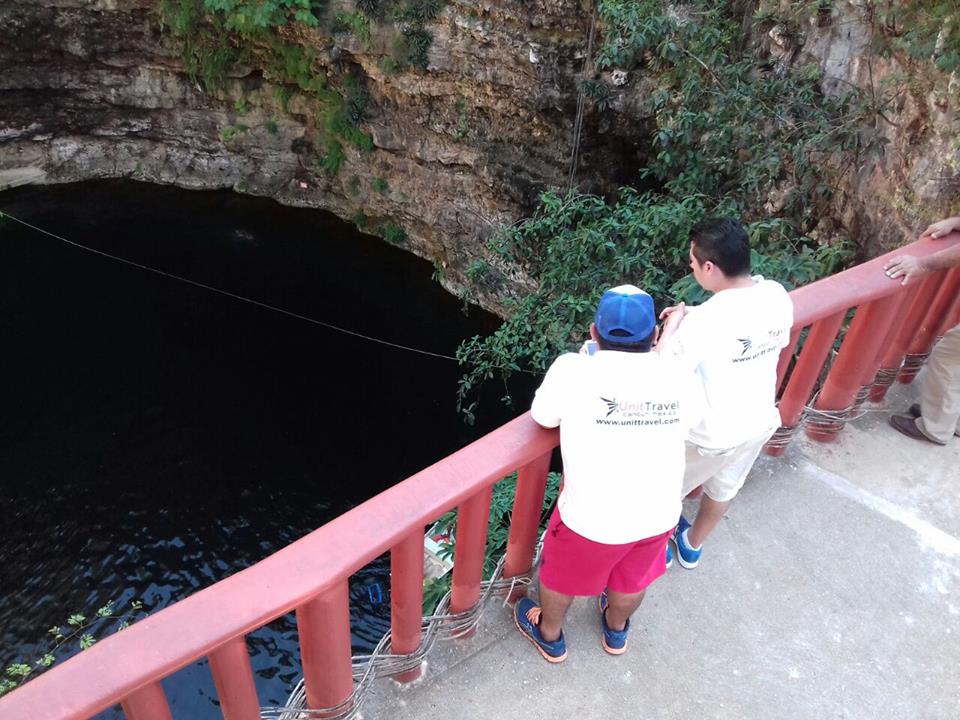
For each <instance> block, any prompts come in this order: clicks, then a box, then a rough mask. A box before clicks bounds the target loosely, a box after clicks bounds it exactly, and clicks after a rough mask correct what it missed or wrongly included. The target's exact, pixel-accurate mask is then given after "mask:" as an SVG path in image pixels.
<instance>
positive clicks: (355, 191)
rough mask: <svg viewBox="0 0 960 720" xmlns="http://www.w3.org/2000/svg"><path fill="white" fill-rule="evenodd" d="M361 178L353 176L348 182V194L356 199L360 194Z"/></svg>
mask: <svg viewBox="0 0 960 720" xmlns="http://www.w3.org/2000/svg"><path fill="white" fill-rule="evenodd" d="M360 187H361V184H360V178H359V177H357V176H356V175H351V176H350V179H349V180H347V192H348V193H350V195H351V196H352V197H356V196H357V195H359V194H360Z"/></svg>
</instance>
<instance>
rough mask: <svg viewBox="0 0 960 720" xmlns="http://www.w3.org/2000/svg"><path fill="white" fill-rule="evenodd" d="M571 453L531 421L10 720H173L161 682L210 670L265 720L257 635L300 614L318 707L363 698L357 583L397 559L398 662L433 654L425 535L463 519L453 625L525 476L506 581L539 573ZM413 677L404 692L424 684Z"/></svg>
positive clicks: (21, 697) (336, 526) (179, 614)
mask: <svg viewBox="0 0 960 720" xmlns="http://www.w3.org/2000/svg"><path fill="white" fill-rule="evenodd" d="M558 441H559V434H558V433H557V432H556V431H549V430H544V429H543V428H541V427H539V426H538V425H537V424H536V423H534V422H533V420H531V419H530V415H529V413H526V414H524V415H522V416H520V417H518V418H516V419H515V420H513V421H511V422H509V423H507V424H506V425H504V426H503V427H501V428H499V429H497V430H494V431H493V432H492V433H489V434H488V435H486V436H484V437H483V438H481V439H479V440H477V441H476V442H474V443H472V444H471V445H469V446H467V447H466V448H464V449H462V450H460V451H458V452H456V453H454V454H453V455H450V456H449V457H447V458H444V459H443V460H441V461H440V462H438V463H436V464H435V465H432V466H430V467H429V468H427V469H426V470H423V471H421V472H419V473H417V474H416V475H414V476H412V477H410V478H408V479H407V480H404V481H403V482H401V483H399V484H398V485H395V486H394V487H392V488H390V489H388V490H386V491H384V492H382V493H380V494H379V495H377V496H376V497H374V498H372V499H371V500H368V501H367V502H365V503H363V504H362V505H360V506H358V507H356V508H354V509H353V510H351V511H349V512H347V513H345V514H344V515H341V516H340V517H338V518H336V519H334V520H332V521H330V522H329V523H327V524H326V525H324V526H323V527H321V528H320V529H318V530H315V531H314V532H312V533H310V534H309V535H307V536H306V537H304V538H301V539H300V540H298V541H297V542H295V543H293V544H291V545H289V546H288V547H286V548H284V549H283V550H280V551H279V552H277V553H274V554H273V555H271V556H270V557H268V558H266V559H265V560H262V561H261V562H259V563H257V564H256V565H253V566H252V567H250V568H247V569H246V570H243V571H241V572H239V573H237V574H236V575H233V576H231V577H229V578H227V579H225V580H221V581H220V582H218V583H215V584H214V585H212V586H210V587H209V588H206V589H205V590H201V591H200V592H198V593H196V594H194V595H192V596H190V597H189V598H187V599H185V600H182V601H180V602H178V603H176V604H174V605H171V606H170V607H168V608H166V609H164V610H161V611H160V612H158V613H156V614H155V615H151V616H150V617H148V618H146V619H144V620H141V621H140V622H138V623H136V624H134V625H132V626H130V627H129V628H127V629H126V630H123V631H122V632H119V633H117V634H116V635H113V636H111V637H108V638H106V639H104V640H102V641H101V642H99V643H97V644H96V645H94V646H93V647H92V648H90V649H88V650H86V651H84V652H82V653H80V654H79V655H76V656H75V657H73V658H71V659H69V660H67V661H66V662H64V663H63V664H62V665H59V666H57V667H55V668H52V669H51V670H49V671H48V672H46V673H44V674H43V675H40V676H39V677H37V678H35V679H34V680H31V681H30V682H28V683H27V684H25V685H24V686H23V687H21V688H19V689H17V690H16V691H14V692H13V693H11V694H9V695H7V696H6V697H3V698H0V718H3V720H85V719H86V718H89V717H91V716H92V715H95V714H96V713H98V712H100V711H102V710H104V709H107V708H109V707H111V706H113V705H115V704H117V703H120V704H121V705H122V707H123V711H124V714H125V715H126V717H127V718H128V720H170V717H171V715H170V710H169V706H168V704H167V700H166V697H165V695H164V691H163V689H162V687H161V685H160V681H161V680H162V679H163V678H165V677H167V676H169V675H171V674H172V673H174V672H176V671H177V670H179V669H180V668H183V667H185V666H186V665H188V664H190V663H192V662H194V661H196V660H198V659H200V658H202V657H205V656H206V657H208V658H209V660H210V670H211V672H212V674H213V679H214V684H215V686H216V690H217V695H218V697H219V700H220V710H221V712H222V713H223V716H224V718H226V719H227V720H258V719H259V717H260V703H259V701H258V698H257V693H256V689H255V686H254V678H253V672H252V669H251V665H250V657H249V653H248V649H247V642H246V635H247V634H248V633H250V632H251V631H253V630H256V629H257V628H259V627H262V626H263V625H265V624H267V623H268V622H270V621H272V620H274V619H276V618H278V617H280V616H282V615H284V614H286V613H288V612H290V611H296V618H297V630H298V634H299V637H300V651H301V659H302V665H303V676H304V681H303V683H304V689H305V697H306V706H307V707H311V708H331V707H336V706H338V705H340V706H341V707H342V703H343V702H344V701H346V700H348V698H349V697H350V695H351V693H352V691H353V667H352V660H351V646H350V616H349V604H348V580H349V577H350V575H352V574H353V573H354V572H356V571H357V570H359V569H360V568H362V567H363V566H364V565H366V564H367V563H368V562H370V561H371V560H373V559H374V558H376V557H378V556H379V555H381V554H383V553H384V552H386V551H388V550H389V551H390V555H391V590H392V592H391V603H392V604H391V621H392V626H391V631H392V638H391V652H392V653H396V654H409V653H414V652H416V651H417V649H418V648H419V647H420V645H421V642H422V636H421V628H422V618H421V603H422V594H423V531H424V527H425V526H426V525H428V524H429V523H430V522H432V521H433V520H435V519H436V518H438V517H439V516H440V515H442V514H443V513H444V512H446V511H447V510H450V509H452V508H454V507H458V508H459V516H458V521H457V545H456V551H455V557H454V569H453V581H452V589H451V596H450V601H449V609H448V612H450V613H462V612H464V611H467V610H470V609H471V608H473V607H474V606H475V605H476V604H477V601H478V600H479V599H480V592H481V573H482V567H483V554H484V546H485V543H486V533H487V520H488V517H489V513H490V495H491V489H492V486H493V484H494V483H495V482H496V481H497V480H499V479H500V478H502V477H504V476H505V475H508V474H509V473H511V472H513V471H514V470H518V478H517V492H516V497H515V500H514V507H513V518H512V523H511V527H510V536H509V540H508V545H507V556H506V559H505V561H504V567H503V573H502V574H503V576H504V577H507V578H509V577H514V576H518V575H522V574H524V573H527V572H528V571H529V570H530V568H531V565H532V562H533V554H534V548H535V546H536V542H537V528H538V524H539V518H540V513H541V509H542V505H543V496H544V488H545V486H546V477H547V470H548V468H549V464H550V453H551V452H552V450H553V448H554V447H556V445H557V444H558ZM418 673H419V669H418V668H416V667H414V668H410V669H407V670H406V671H405V672H404V674H403V677H401V678H400V679H401V680H410V679H413V678H414V677H416V675H417V674H418Z"/></svg>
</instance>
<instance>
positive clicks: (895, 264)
mask: <svg viewBox="0 0 960 720" xmlns="http://www.w3.org/2000/svg"><path fill="white" fill-rule="evenodd" d="M883 270H884V272H886V273H887V277H888V278H894V279H896V278H899V277H902V278H903V280H901V281H900V284H901V285H906V284H907V283H908V282H910V281H911V280H912V279H914V278H920V277H923V276H924V275H926V274H927V273H928V272H930V270H929V268H927V267H926V265H925V264H924V262H923V258H918V257H914V256H913V255H901V256H900V257H896V258H894V259H893V260H891V261H890V262H888V263H887V264H886V265H884V266H883Z"/></svg>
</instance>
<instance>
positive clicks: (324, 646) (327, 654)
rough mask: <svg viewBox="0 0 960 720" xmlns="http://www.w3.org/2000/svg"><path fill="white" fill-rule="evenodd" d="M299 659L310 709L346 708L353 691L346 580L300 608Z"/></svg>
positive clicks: (338, 713) (298, 617)
mask: <svg viewBox="0 0 960 720" xmlns="http://www.w3.org/2000/svg"><path fill="white" fill-rule="evenodd" d="M297 629H298V632H299V635H300V658H301V661H302V664H303V681H304V685H305V686H306V691H307V707H308V708H312V709H322V708H333V707H336V706H340V705H344V707H343V708H342V709H341V710H340V711H339V712H332V713H330V715H331V716H334V715H340V714H342V713H343V712H346V711H347V710H349V709H350V706H349V704H346V701H347V700H348V699H349V698H350V695H351V693H352V692H353V660H352V657H351V652H352V648H351V643H350V589H349V585H348V582H347V580H346V579H344V580H341V581H340V582H338V583H337V584H336V585H334V586H333V587H332V588H330V589H329V590H327V591H326V592H324V593H322V594H321V595H318V596H317V597H316V598H314V599H313V600H311V601H310V602H307V603H304V604H303V605H301V606H300V607H298V608H297Z"/></svg>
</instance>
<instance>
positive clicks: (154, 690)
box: [120, 680, 173, 720]
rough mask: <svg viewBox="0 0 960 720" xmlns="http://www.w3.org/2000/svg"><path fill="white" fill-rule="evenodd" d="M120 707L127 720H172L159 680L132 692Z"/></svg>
mask: <svg viewBox="0 0 960 720" xmlns="http://www.w3.org/2000/svg"><path fill="white" fill-rule="evenodd" d="M120 707H122V708H123V714H124V716H126V718H127V720H173V716H172V715H171V714H170V706H169V705H167V696H166V695H164V693H163V687H162V686H161V685H160V681H159V680H157V681H156V682H152V683H150V684H149V685H144V686H143V687H142V688H140V689H138V690H134V691H133V692H132V693H130V694H129V695H127V697H125V698H124V699H123V700H122V701H121V702H120Z"/></svg>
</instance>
